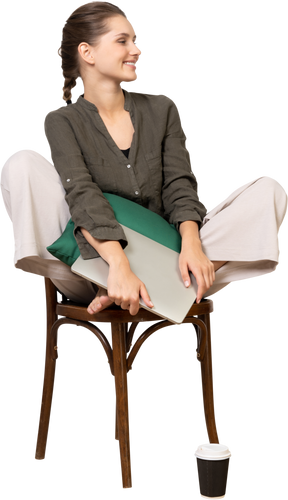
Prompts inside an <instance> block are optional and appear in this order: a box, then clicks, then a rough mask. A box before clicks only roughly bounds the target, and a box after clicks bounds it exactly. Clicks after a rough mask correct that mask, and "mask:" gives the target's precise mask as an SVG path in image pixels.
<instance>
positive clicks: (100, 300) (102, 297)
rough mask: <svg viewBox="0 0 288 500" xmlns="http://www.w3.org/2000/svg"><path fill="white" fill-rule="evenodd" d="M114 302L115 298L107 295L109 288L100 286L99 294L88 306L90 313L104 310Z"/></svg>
mask: <svg viewBox="0 0 288 500" xmlns="http://www.w3.org/2000/svg"><path fill="white" fill-rule="evenodd" d="M112 303H113V300H111V299H109V297H108V295H107V290H105V288H100V287H99V290H98V292H97V295H96V297H95V299H94V300H92V302H91V304H89V306H88V307H87V311H88V313H89V314H95V313H98V312H99V311H103V309H106V307H108V306H110V305H111V304H112Z"/></svg>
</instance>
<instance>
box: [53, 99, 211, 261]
mask: <svg viewBox="0 0 288 500" xmlns="http://www.w3.org/2000/svg"><path fill="white" fill-rule="evenodd" d="M123 93H124V97H125V104H124V108H125V110H127V111H129V113H130V116H131V120H132V123H133V126H134V131H135V132H134V135H133V140H132V144H131V147H130V152H129V157H128V158H126V156H125V155H124V154H123V153H122V151H121V150H120V149H119V148H118V146H117V145H116V144H115V142H114V141H113V139H112V137H111V135H110V134H109V132H108V130H107V128H106V127H105V124H104V122H103V120H102V119H101V117H100V115H99V113H98V110H97V108H96V106H95V105H94V104H92V103H91V102H89V101H87V100H86V99H84V97H83V96H81V97H79V99H78V100H77V102H76V103H75V104H70V105H68V106H66V107H62V108H60V109H58V110H56V111H52V112H51V113H49V114H48V115H47V117H46V119H45V132H46V136H47V139H48V141H49V144H50V148H51V154H52V159H53V162H54V165H55V168H56V170H57V172H58V173H59V175H60V177H61V181H62V184H63V186H64V189H65V191H66V200H67V203H68V205H69V209H70V213H71V217H72V220H73V222H74V224H75V237H76V240H77V243H78V246H79V249H80V252H81V255H82V256H83V258H91V257H95V256H97V252H96V251H95V250H94V249H93V248H92V247H91V245H89V243H88V242H87V241H86V240H85V238H84V237H83V235H82V233H81V231H80V227H84V228H85V229H87V231H89V233H90V234H91V235H92V236H94V237H95V238H97V239H107V240H118V241H119V242H120V243H121V245H122V247H123V248H124V247H125V246H126V244H127V241H126V237H125V234H124V231H123V229H122V227H121V226H120V224H118V222H117V221H116V219H115V217H114V212H113V210H112V208H111V206H110V204H109V203H108V201H107V200H106V198H105V197H104V196H103V194H102V192H108V193H113V194H117V195H119V196H122V197H124V198H128V199H130V200H132V201H134V202H136V203H139V204H140V205H143V206H144V207H146V208H148V209H150V210H153V211H154V212H156V213H157V214H159V215H161V216H162V217H164V218H165V219H166V220H167V221H168V222H169V223H171V224H174V225H175V226H176V228H177V229H178V228H179V223H181V222H184V221H186V220H193V221H196V222H197V223H198V224H199V225H200V224H201V222H202V220H203V217H204V216H205V214H206V209H205V207H204V205H202V203H200V201H199V199H198V196H197V182H196V179H195V176H194V175H193V173H192V171H191V166H190V160H189V153H188V151H187V150H186V148H185V140H186V137H185V134H184V132H183V130H182V127H181V123H180V118H179V114H178V110H177V108H176V106H175V104H174V103H173V101H171V100H170V99H169V98H167V97H165V96H163V95H159V96H156V95H148V94H137V93H129V92H127V91H125V90H123Z"/></svg>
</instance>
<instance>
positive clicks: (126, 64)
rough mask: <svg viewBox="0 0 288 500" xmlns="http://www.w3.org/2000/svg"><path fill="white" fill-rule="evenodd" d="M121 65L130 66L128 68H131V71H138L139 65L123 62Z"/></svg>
mask: <svg viewBox="0 0 288 500" xmlns="http://www.w3.org/2000/svg"><path fill="white" fill-rule="evenodd" d="M123 64H125V66H130V68H133V69H136V70H138V69H139V64H137V63H133V62H124V63H123Z"/></svg>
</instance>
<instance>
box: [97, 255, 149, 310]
mask: <svg viewBox="0 0 288 500" xmlns="http://www.w3.org/2000/svg"><path fill="white" fill-rule="evenodd" d="M123 253H124V252H123ZM124 255H125V254H124ZM122 257H123V256H122ZM125 257H126V256H125ZM107 285H108V297H109V298H110V299H111V300H112V301H113V302H115V304H116V305H117V306H121V308H122V309H127V310H128V311H129V312H130V314H131V315H132V316H134V315H135V314H137V312H138V310H139V297H141V298H142V299H143V301H144V303H145V304H146V306H148V307H153V304H152V302H151V299H150V297H149V294H148V292H147V290H146V287H145V285H144V283H143V282H142V281H141V280H140V279H139V278H138V277H137V276H136V275H135V274H134V273H133V272H132V271H131V269H130V266H129V262H128V260H127V258H124V259H123V258H121V256H120V258H116V256H115V258H114V259H111V262H110V266H109V275H108V282H107Z"/></svg>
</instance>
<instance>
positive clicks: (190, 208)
mask: <svg viewBox="0 0 288 500" xmlns="http://www.w3.org/2000/svg"><path fill="white" fill-rule="evenodd" d="M169 101H170V106H169V110H168V114H167V126H166V134H165V138H164V140H163V142H162V165H163V186H162V201H163V206H164V210H165V217H166V218H167V219H168V221H169V222H170V223H171V224H174V225H175V226H176V228H177V229H179V224H180V223H181V222H184V221H187V220H192V221H195V222H197V223H198V225H199V226H200V224H201V222H202V220H203V218H204V216H205V214H206V208H205V207H204V205H203V204H202V203H201V202H200V201H199V198H198V195H197V181H196V178H195V176H194V174H193V173H192V170H191V165H190V158H189V153H188V151H187V149H186V147H185V141H186V136H185V134H184V132H183V130H182V126H181V122H180V117H179V113H178V110H177V108H176V106H175V104H174V103H173V101H171V100H170V99H169Z"/></svg>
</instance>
